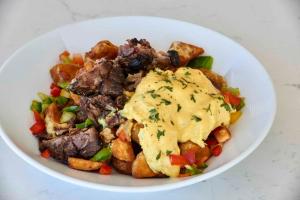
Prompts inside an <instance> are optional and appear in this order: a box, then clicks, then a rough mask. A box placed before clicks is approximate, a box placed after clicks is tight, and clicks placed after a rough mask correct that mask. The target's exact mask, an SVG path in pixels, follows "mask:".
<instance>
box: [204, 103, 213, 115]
mask: <svg viewBox="0 0 300 200" xmlns="http://www.w3.org/2000/svg"><path fill="white" fill-rule="evenodd" d="M203 110H205V111H206V112H210V115H212V112H211V109H210V104H209V105H208V107H207V108H203Z"/></svg>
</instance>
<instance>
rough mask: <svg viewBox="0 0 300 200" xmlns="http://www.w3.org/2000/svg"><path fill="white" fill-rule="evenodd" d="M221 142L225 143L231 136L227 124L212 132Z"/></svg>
mask: <svg viewBox="0 0 300 200" xmlns="http://www.w3.org/2000/svg"><path fill="white" fill-rule="evenodd" d="M212 133H213V134H214V136H215V138H216V139H217V141H218V142H219V143H224V142H226V141H227V140H229V139H230V138H231V134H230V131H229V130H228V128H226V127H225V126H220V127H218V128H216V129H215V130H213V132H212Z"/></svg>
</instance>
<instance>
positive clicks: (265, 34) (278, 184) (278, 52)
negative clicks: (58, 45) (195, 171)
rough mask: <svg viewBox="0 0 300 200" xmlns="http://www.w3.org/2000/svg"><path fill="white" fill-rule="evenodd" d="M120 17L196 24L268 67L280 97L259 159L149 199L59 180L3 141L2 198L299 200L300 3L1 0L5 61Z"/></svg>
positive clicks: (0, 46) (0, 49) (1, 56)
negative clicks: (27, 46) (33, 44)
mask: <svg viewBox="0 0 300 200" xmlns="http://www.w3.org/2000/svg"><path fill="white" fill-rule="evenodd" d="M116 15H151V16H161V17H168V18H175V19H180V20H184V21H188V22H192V23H195V24H199V25H202V26H205V27H208V28H211V29H214V30H216V31H219V32H221V33H223V34H225V35H227V36H228V37H230V38H232V39H233V40H235V41H237V42H239V43H241V44H242V45H243V46H244V47H246V48H247V49H249V50H250V51H251V52H252V53H253V54H254V55H255V56H256V57H257V58H258V59H259V60H260V61H261V62H262V63H263V64H264V66H265V67H266V70H267V71H268V73H269V74H270V76H271V77H272V79H273V82H274V85H275V89H276V93H277V101H278V109H277V116H276V119H275V122H274V125H273V127H272V129H271V131H270V133H269V135H268V136H267V138H266V139H265V140H264V142H263V143H262V144H261V145H260V146H259V147H258V148H257V150H255V152H254V153H252V154H251V155H250V156H249V157H247V158H246V159H245V160H243V161H242V162H241V163H239V164H238V165H236V166H235V167H233V168H231V169H230V170H228V171H226V172H225V173H223V174H220V175H218V176H216V177H214V178H212V179H209V180H207V181H204V182H201V183H198V184H195V185H192V186H189V187H186V188H182V189H177V190H174V191H167V192H156V193H147V194H122V193H110V192H103V191H97V190H92V189H87V188H82V187H79V186H76V185H72V184H69V183H66V182H62V181H60V180H57V179H55V178H52V177H49V176H48V175H46V174H44V173H42V172H40V171H38V170H36V169H35V168H33V167H31V166H30V165H28V164H27V163H25V162H24V161H23V160H21V159H20V158H19V157H17V156H16V155H15V154H14V153H13V152H12V151H11V150H10V149H9V148H8V146H7V145H6V144H5V143H4V142H3V140H1V139H0V152H1V153H0V160H1V162H0V200H8V199H9V200H19V199H20V200H23V199H30V200H37V199H38V200H54V199H64V200H68V199H72V200H79V199H89V200H93V199H104V198H107V199H120V198H122V199H131V200H132V199H141V198H143V199H145V200H146V199H173V200H176V199H182V198H191V199H195V198H197V199H199V198H201V199H207V200H208V199H212V200H217V199H230V200H244V199H245V200H248V199H260V200H263V199H265V200H268V199H272V200H280V199H286V200H299V199H300V190H299V188H300V126H298V125H299V119H300V118H299V116H300V2H299V1H298V0H277V1H272V0H265V1H259V0H253V1H240V0H227V1H218V0H211V1H200V0H188V1H182V0H163V1H161V0H152V1H141V0H130V1H126V4H125V3H124V1H122V0H102V1H98V0H91V1H80V0H53V1H50V0H48V1H40V0H1V1H0V63H2V62H3V61H4V60H5V59H6V58H7V57H8V56H9V55H10V54H12V53H13V52H14V51H15V50H16V49H17V48H18V47H20V46H21V45H23V44H24V43H25V42H27V41H29V40H31V39H33V38H35V37H36V36H38V35H40V34H43V33H45V32H47V31H50V30H52V29H54V28H56V27H59V26H62V25H65V24H68V23H73V22H77V21H82V20H86V19H91V18H98V17H106V16H116ZM1 95H5V94H1ZM266 98H268V97H266ZM0 112H1V111H0ZM224 197H226V198H224Z"/></svg>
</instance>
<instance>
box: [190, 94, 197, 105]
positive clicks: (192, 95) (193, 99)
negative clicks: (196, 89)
mask: <svg viewBox="0 0 300 200" xmlns="http://www.w3.org/2000/svg"><path fill="white" fill-rule="evenodd" d="M191 100H192V101H193V102H194V103H196V99H195V97H194V94H191Z"/></svg>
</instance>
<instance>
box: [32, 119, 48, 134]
mask: <svg viewBox="0 0 300 200" xmlns="http://www.w3.org/2000/svg"><path fill="white" fill-rule="evenodd" d="M45 128H46V127H45V123H44V122H41V121H40V122H36V123H35V124H33V125H32V126H31V127H30V131H31V133H32V134H33V135H38V134H41V133H43V132H44V130H45Z"/></svg>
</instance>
